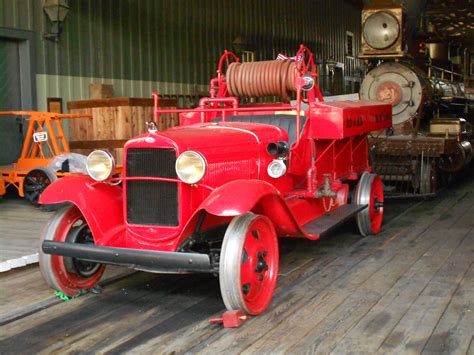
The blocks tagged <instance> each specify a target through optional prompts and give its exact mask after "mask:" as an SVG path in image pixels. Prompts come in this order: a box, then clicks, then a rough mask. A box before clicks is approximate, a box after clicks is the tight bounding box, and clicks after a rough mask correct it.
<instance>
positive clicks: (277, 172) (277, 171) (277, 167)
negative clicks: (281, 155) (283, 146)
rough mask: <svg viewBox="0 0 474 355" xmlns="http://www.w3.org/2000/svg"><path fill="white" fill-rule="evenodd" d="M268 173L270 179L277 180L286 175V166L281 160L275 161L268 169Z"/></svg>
mask: <svg viewBox="0 0 474 355" xmlns="http://www.w3.org/2000/svg"><path fill="white" fill-rule="evenodd" d="M267 173H268V175H269V176H270V177H272V178H274V179H277V178H279V177H281V176H283V175H285V173H286V164H285V162H284V161H283V160H281V159H275V160H273V161H272V162H271V163H270V164H268V167H267Z"/></svg>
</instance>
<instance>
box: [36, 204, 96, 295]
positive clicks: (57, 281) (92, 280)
mask: <svg viewBox="0 0 474 355" xmlns="http://www.w3.org/2000/svg"><path fill="white" fill-rule="evenodd" d="M44 240H53V241H55V242H68V243H81V244H93V243H94V240H93V238H92V233H91V231H90V229H89V226H88V225H87V222H86V220H85V218H84V217H83V215H82V214H81V212H80V211H79V209H78V208H77V207H76V206H69V207H65V208H63V209H61V210H59V211H58V212H56V214H55V215H54V216H53V218H52V219H51V220H50V221H49V223H48V225H47V226H46V228H45V229H44V230H43V234H42V236H41V244H42V243H43V241H44ZM39 264H40V270H41V273H42V275H43V277H44V279H45V280H46V282H47V283H48V284H49V285H50V286H51V287H52V288H53V289H55V290H58V291H62V292H64V293H65V294H67V295H69V296H73V295H75V294H77V293H78V292H80V291H81V290H88V289H91V288H93V287H94V286H95V285H96V284H97V283H98V282H99V280H100V278H101V277H102V274H103V273H104V271H105V266H104V265H102V264H98V263H94V262H90V261H85V260H79V259H76V258H71V257H63V256H58V255H50V254H45V253H43V251H42V250H41V248H40V251H39Z"/></svg>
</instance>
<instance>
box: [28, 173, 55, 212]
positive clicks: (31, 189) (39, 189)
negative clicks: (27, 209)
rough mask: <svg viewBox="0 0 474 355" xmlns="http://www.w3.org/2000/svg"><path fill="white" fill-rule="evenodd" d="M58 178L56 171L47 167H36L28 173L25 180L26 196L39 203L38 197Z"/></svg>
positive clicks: (29, 199) (36, 203) (34, 202)
mask: <svg viewBox="0 0 474 355" xmlns="http://www.w3.org/2000/svg"><path fill="white" fill-rule="evenodd" d="M57 179H58V177H57V176H56V174H55V173H54V171H53V170H52V169H50V168H47V167H41V168H36V169H33V170H31V171H29V172H28V174H26V176H25V179H24V180H23V193H24V194H25V198H26V199H27V200H28V201H29V202H31V203H32V204H33V205H35V206H37V205H38V199H39V197H40V195H41V194H42V193H43V191H44V190H45V189H46V188H47V187H48V186H49V185H51V184H52V183H53V182H55V181H56V180H57Z"/></svg>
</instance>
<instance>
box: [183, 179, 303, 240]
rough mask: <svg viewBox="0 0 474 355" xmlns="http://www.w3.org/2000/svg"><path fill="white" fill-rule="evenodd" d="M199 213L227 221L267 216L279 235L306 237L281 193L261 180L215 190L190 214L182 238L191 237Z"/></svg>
mask: <svg viewBox="0 0 474 355" xmlns="http://www.w3.org/2000/svg"><path fill="white" fill-rule="evenodd" d="M202 210H205V211H206V212H208V213H210V214H211V215H214V216H218V217H227V219H228V217H234V216H240V215H243V214H245V213H247V212H254V213H256V214H261V215H265V216H267V217H268V218H269V219H270V220H271V221H272V223H273V225H274V226H275V229H276V231H277V234H278V235H285V236H287V235H288V236H289V235H291V236H305V237H308V236H307V235H306V233H304V232H303V231H302V230H301V228H300V227H299V225H298V222H297V221H296V219H295V218H294V216H293V214H292V212H291V210H290V209H289V208H288V205H287V204H286V202H285V200H284V199H283V197H282V196H281V194H280V192H279V191H278V190H277V189H276V188H275V187H274V186H273V185H271V184H269V183H268V182H265V181H262V180H236V181H232V182H229V183H227V184H225V185H222V186H220V187H219V188H217V189H216V190H214V191H213V192H212V193H211V194H210V195H209V196H208V197H207V198H206V199H205V200H204V201H203V202H202V203H201V205H200V206H199V208H198V209H197V210H196V212H195V213H194V214H193V217H192V218H191V219H190V221H189V223H188V224H187V225H186V227H185V229H184V233H182V237H185V236H188V235H189V234H190V233H192V230H193V229H194V226H195V225H196V221H197V216H198V215H199V213H200V212H201V211H202Z"/></svg>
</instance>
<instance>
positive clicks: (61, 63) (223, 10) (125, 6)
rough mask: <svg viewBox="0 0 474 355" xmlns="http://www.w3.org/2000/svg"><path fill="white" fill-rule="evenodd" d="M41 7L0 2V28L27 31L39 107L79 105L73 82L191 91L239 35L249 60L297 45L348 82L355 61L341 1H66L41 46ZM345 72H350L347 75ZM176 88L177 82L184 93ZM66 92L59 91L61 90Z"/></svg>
mask: <svg viewBox="0 0 474 355" xmlns="http://www.w3.org/2000/svg"><path fill="white" fill-rule="evenodd" d="M41 4H42V1H41V0H0V27H7V28H17V29H24V30H31V31H34V32H35V33H36V73H37V74H38V75H40V77H39V83H38V90H37V91H38V96H39V99H38V103H39V107H40V108H41V107H42V106H43V104H44V103H43V101H42V100H43V99H44V98H45V97H48V96H56V95H57V94H61V95H62V94H64V96H65V97H66V98H67V99H68V100H69V99H84V98H87V96H88V93H87V92H86V91H87V90H86V89H85V88H84V85H85V84H84V83H83V85H82V87H76V86H77V85H81V84H80V83H79V84H77V82H78V80H75V79H74V80H73V79H71V78H77V77H78V78H88V79H87V80H86V79H85V80H86V81H87V82H89V81H94V82H97V81H104V82H106V81H107V80H109V81H110V80H112V81H113V82H114V84H115V81H117V80H118V81H119V82H117V84H118V85H119V88H118V89H116V91H117V93H118V94H119V95H120V94H124V95H125V94H129V92H127V90H128V89H127V87H126V86H127V85H128V84H124V82H123V80H126V82H125V83H129V81H132V82H135V83H137V85H138V86H140V87H141V89H137V90H135V91H136V92H132V94H134V95H135V96H149V91H147V90H148V88H149V87H153V86H154V85H155V84H156V83H167V85H168V86H166V85H165V86H164V88H162V90H164V91H166V92H167V93H168V94H180V93H179V92H177V91H180V90H182V91H186V92H188V93H189V92H193V91H194V92H196V91H202V89H203V87H202V86H201V85H199V86H195V87H193V86H189V85H195V84H203V85H206V84H207V83H208V81H209V79H210V77H211V76H212V75H213V74H214V73H215V67H216V63H217V60H218V58H219V56H220V54H221V53H222V51H223V50H224V49H232V41H233V40H234V39H235V38H236V37H237V36H242V37H244V38H245V39H246V41H247V42H248V49H249V50H253V51H255V53H256V59H257V60H259V59H272V58H275V57H276V55H277V53H279V52H282V53H286V54H289V55H294V53H295V52H296V51H297V49H298V46H299V44H300V43H305V44H306V45H307V46H308V47H310V48H311V49H312V50H313V52H315V53H316V56H317V57H318V58H320V59H328V58H329V57H330V56H333V57H334V58H335V59H336V60H337V61H339V62H342V63H344V64H345V67H346V73H345V76H346V77H349V76H354V75H355V74H354V73H356V74H357V73H358V71H360V68H361V65H362V63H361V62H360V61H359V60H357V59H350V58H346V57H345V53H344V52H345V37H346V31H351V32H353V33H354V47H355V53H357V52H358V49H359V42H360V10H359V9H357V8H355V7H353V6H352V5H350V4H348V3H346V2H344V1H343V0H333V1H309V0H308V1H296V0H293V1H290V0H253V1H252V0H224V1H211V0H160V1H158V0H70V1H69V5H70V11H69V14H68V16H67V18H66V20H65V22H64V26H63V34H62V36H61V39H60V42H59V43H54V42H51V41H48V40H45V39H43V36H42V34H43V33H44V32H45V31H46V30H47V29H48V27H49V20H47V17H46V15H45V14H44V12H43V9H42V7H41ZM349 68H350V69H349ZM176 83H182V84H186V85H184V86H180V85H176ZM66 91H67V92H66Z"/></svg>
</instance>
